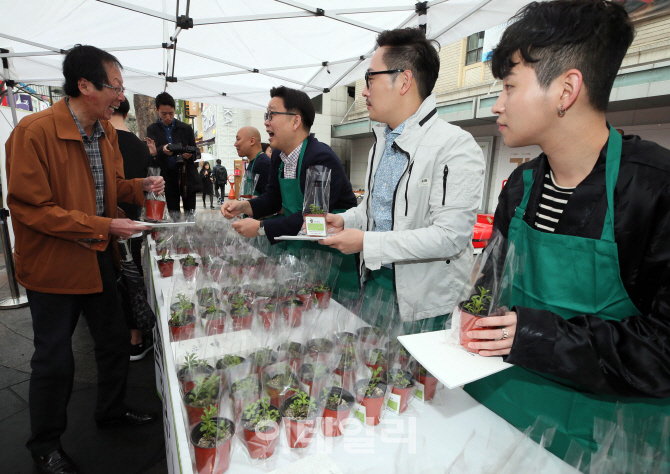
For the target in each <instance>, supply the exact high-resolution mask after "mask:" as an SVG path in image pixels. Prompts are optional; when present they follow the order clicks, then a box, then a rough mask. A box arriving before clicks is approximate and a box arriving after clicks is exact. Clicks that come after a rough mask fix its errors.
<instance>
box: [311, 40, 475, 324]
mask: <svg viewBox="0 0 670 474" xmlns="http://www.w3.org/2000/svg"><path fill="white" fill-rule="evenodd" d="M377 46H378V49H377V51H376V52H375V53H374V55H373V56H372V59H371V60H370V67H369V69H368V70H367V72H366V73H365V81H366V87H365V89H363V97H365V102H366V105H367V108H368V110H369V111H370V119H371V120H375V121H377V122H381V123H380V124H379V125H376V126H375V127H373V131H374V133H375V140H376V142H375V145H374V146H373V147H372V149H371V150H370V155H369V158H368V177H367V179H366V183H365V198H364V199H363V201H362V202H361V203H360V204H359V205H358V207H356V208H354V209H350V210H349V211H347V212H345V213H344V214H341V215H336V214H328V216H327V221H328V225H329V226H330V227H331V228H334V230H336V231H337V232H338V234H337V235H334V236H332V237H329V238H327V239H324V240H321V241H320V243H322V244H324V245H329V246H330V247H332V248H336V249H338V250H340V251H341V252H343V253H345V254H352V253H357V252H361V259H360V262H361V263H360V273H361V280H362V281H367V283H366V289H365V291H366V293H367V294H368V295H370V296H371V297H373V298H374V296H375V295H376V293H377V292H378V291H379V289H380V288H382V289H384V290H386V291H387V292H389V293H391V294H392V295H393V299H394V300H395V301H397V304H398V307H399V311H400V315H401V318H402V320H403V321H405V322H408V321H411V320H412V319H413V317H415V318H416V319H417V320H421V321H422V322H421V323H420V324H418V325H417V326H415V327H414V328H408V329H409V330H411V331H421V330H437V329H442V328H443V325H444V322H445V320H446V315H447V314H448V313H450V312H451V311H452V309H453V308H454V306H455V304H456V299H457V298H458V296H459V293H460V290H461V282H463V281H464V280H465V277H466V275H467V274H468V272H469V269H470V266H471V264H472V255H473V248H472V243H471V240H472V232H473V226H474V223H475V220H476V217H477V209H478V207H479V202H480V198H481V192H482V184H483V179H484V157H483V155H482V151H481V149H480V147H479V146H478V145H477V143H476V142H475V140H474V139H473V138H472V136H471V135H470V134H469V133H466V132H464V131H463V130H461V129H460V128H458V127H455V126H453V125H450V124H448V123H447V122H445V121H443V120H441V119H439V118H438V116H437V109H436V103H435V95H433V94H432V93H431V92H432V90H433V86H434V85H435V81H436V80H437V76H438V73H439V70H440V58H439V56H438V53H437V51H436V50H435V48H434V47H433V45H432V44H431V42H430V41H428V40H427V39H426V36H425V34H424V33H423V31H422V30H421V29H419V28H405V29H398V30H391V31H384V32H382V33H381V34H380V35H379V36H378V37H377Z"/></svg>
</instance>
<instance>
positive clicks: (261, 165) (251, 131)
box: [235, 127, 270, 197]
mask: <svg viewBox="0 0 670 474" xmlns="http://www.w3.org/2000/svg"><path fill="white" fill-rule="evenodd" d="M235 148H236V149H237V156H239V157H240V158H244V157H246V158H247V160H248V162H247V166H246V170H247V173H248V174H247V176H251V174H257V175H258V183H256V188H255V192H254V197H256V196H260V195H261V194H263V193H264V192H265V186H267V184H268V177H269V176H270V157H269V156H268V155H266V154H265V153H263V148H262V147H261V133H260V132H259V131H258V129H256V128H254V127H242V128H240V129H239V131H238V132H237V135H236V136H235Z"/></svg>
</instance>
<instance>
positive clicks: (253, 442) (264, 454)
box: [243, 406, 281, 459]
mask: <svg viewBox="0 0 670 474" xmlns="http://www.w3.org/2000/svg"><path fill="white" fill-rule="evenodd" d="M271 408H273V409H275V410H277V407H276V406H272V407H271ZM279 424H281V419H280V420H279V423H277V426H276V427H274V428H273V429H271V430H268V431H261V432H256V431H251V430H248V429H246V428H244V427H243V429H244V437H243V441H244V445H245V446H246V448H247V450H248V451H249V457H250V458H251V459H267V458H269V457H270V456H272V455H273V454H274V452H275V446H276V445H277V441H278V440H279Z"/></svg>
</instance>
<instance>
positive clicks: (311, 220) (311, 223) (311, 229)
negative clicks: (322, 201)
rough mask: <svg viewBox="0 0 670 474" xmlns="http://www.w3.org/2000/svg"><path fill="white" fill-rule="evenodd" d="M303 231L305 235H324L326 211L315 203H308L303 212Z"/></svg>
mask: <svg viewBox="0 0 670 474" xmlns="http://www.w3.org/2000/svg"><path fill="white" fill-rule="evenodd" d="M305 231H306V233H307V235H314V236H318V237H325V236H326V211H325V210H324V209H323V207H321V206H319V205H317V204H310V205H309V211H308V212H306V213H305Z"/></svg>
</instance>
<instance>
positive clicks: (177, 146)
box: [167, 143, 200, 164]
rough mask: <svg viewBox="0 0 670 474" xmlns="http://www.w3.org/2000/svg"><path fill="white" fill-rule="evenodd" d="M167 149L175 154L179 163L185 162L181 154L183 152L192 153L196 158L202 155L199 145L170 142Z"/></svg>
mask: <svg viewBox="0 0 670 474" xmlns="http://www.w3.org/2000/svg"><path fill="white" fill-rule="evenodd" d="M167 149H168V150H169V151H171V152H172V153H173V154H174V155H175V157H174V161H175V163H177V164H182V163H184V157H183V156H181V155H182V153H191V154H193V155H194V158H195V159H198V157H199V156H200V148H198V147H197V146H184V145H182V144H181V143H168V145H167Z"/></svg>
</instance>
